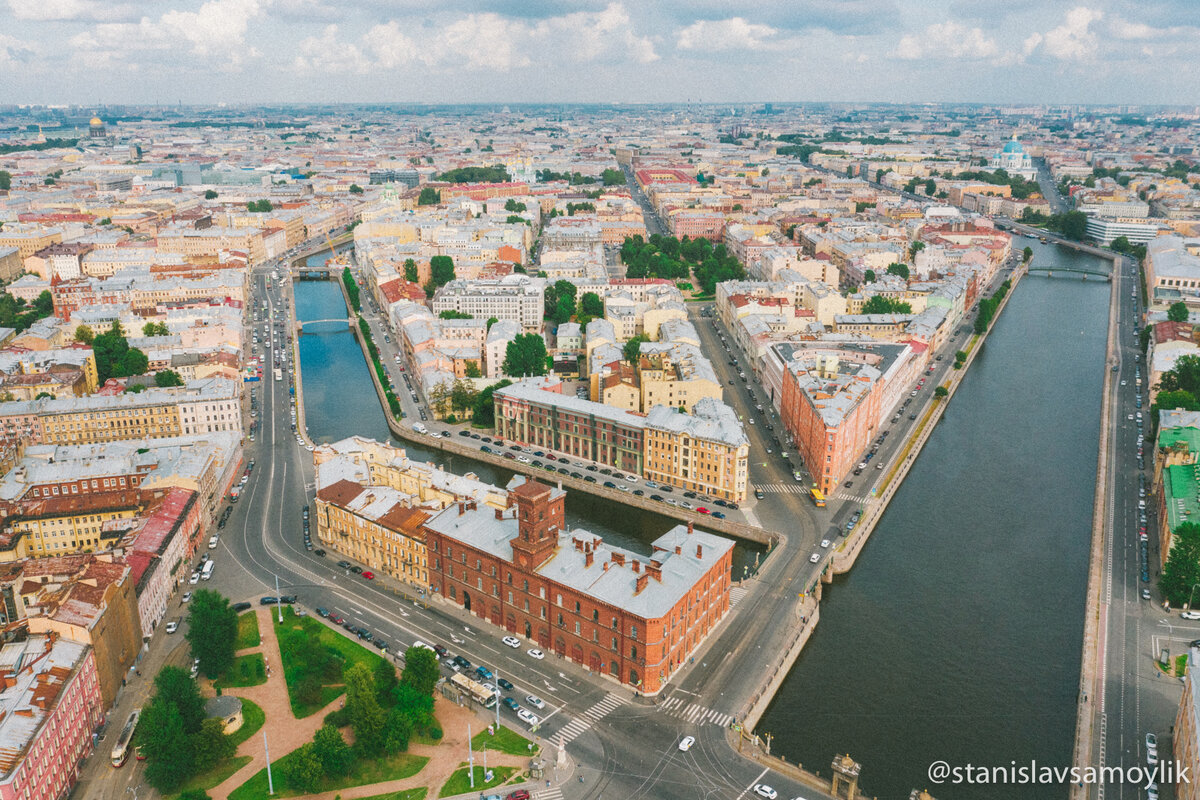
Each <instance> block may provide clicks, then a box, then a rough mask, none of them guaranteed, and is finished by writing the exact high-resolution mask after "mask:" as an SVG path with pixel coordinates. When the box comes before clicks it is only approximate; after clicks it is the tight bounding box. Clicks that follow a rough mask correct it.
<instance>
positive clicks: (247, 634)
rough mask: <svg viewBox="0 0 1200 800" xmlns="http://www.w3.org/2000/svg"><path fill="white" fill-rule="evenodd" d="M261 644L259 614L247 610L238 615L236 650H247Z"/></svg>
mask: <svg viewBox="0 0 1200 800" xmlns="http://www.w3.org/2000/svg"><path fill="white" fill-rule="evenodd" d="M259 644H261V641H260V638H259V635H258V614H255V613H254V612H253V611H247V612H245V613H243V614H241V615H239V616H238V632H237V640H236V642H235V643H234V645H233V649H234V650H245V649H246V648H248V647H258V646H259Z"/></svg>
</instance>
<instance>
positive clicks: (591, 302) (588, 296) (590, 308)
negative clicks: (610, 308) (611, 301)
mask: <svg viewBox="0 0 1200 800" xmlns="http://www.w3.org/2000/svg"><path fill="white" fill-rule="evenodd" d="M579 313H580V315H584V314H586V315H587V316H589V317H603V316H604V301H603V300H601V299H600V295H598V294H596V293H595V292H584V293H583V297H581V298H579Z"/></svg>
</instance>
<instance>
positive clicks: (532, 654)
mask: <svg viewBox="0 0 1200 800" xmlns="http://www.w3.org/2000/svg"><path fill="white" fill-rule="evenodd" d="M527 652H528V653H529V657H530V658H536V659H537V660H538V661H541V660H542V659H543V658H545V657H546V654H545V653H543V652H542V651H541V650H538V649H537V648H536V647H535V648H533V649H532V650H529V651H527Z"/></svg>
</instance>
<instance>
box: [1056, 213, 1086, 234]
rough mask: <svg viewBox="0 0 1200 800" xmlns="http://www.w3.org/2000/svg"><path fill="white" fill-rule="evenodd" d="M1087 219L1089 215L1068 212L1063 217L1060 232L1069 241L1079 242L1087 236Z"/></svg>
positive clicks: (1059, 224) (1059, 227)
mask: <svg viewBox="0 0 1200 800" xmlns="http://www.w3.org/2000/svg"><path fill="white" fill-rule="evenodd" d="M1055 216H1058V215H1055ZM1087 219H1088V218H1087V214H1085V213H1083V212H1082V211H1068V212H1067V213H1065V214H1063V215H1062V216H1061V221H1060V222H1059V223H1058V231H1059V233H1061V234H1062V235H1063V236H1065V237H1067V238H1068V239H1075V240H1076V241H1078V240H1080V239H1082V238H1083V237H1084V236H1086V235H1087Z"/></svg>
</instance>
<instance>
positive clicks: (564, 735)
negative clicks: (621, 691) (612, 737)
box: [555, 692, 626, 746]
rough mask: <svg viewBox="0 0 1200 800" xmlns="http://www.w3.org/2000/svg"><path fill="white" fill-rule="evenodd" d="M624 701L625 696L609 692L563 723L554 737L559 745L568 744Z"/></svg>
mask: <svg viewBox="0 0 1200 800" xmlns="http://www.w3.org/2000/svg"><path fill="white" fill-rule="evenodd" d="M625 702H626V701H625V698H623V697H621V696H620V695H616V694H612V693H611V692H610V693H609V694H608V695H606V696H605V698H604V699H603V700H601V701H600V702H598V703H596V704H595V705H594V706H592V707H591V708H589V709H588V710H587V711H585V712H583V713H582V714H581V715H579V716H578V717H576V718H575V719H573V720H571V721H570V722H568V723H567V724H566V725H564V726H563V727H562V729H561V730H560V731H559V732H558V733H557V734H556V735H555V738H557V739H558V740H559V744H560V746H562V745H568V744H570V743H571V742H573V741H575V739H577V738H578V737H579V736H580V735H581V734H583V732H584V731H586V730H587V729H588V728H590V727H592V723H594V722H598V721H599V720H601V719H603V718H604V716H605V715H606V714H608V713H609V712H610V711H612V710H613V709H614V708H617V707H618V706H622V705H624V704H625Z"/></svg>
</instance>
